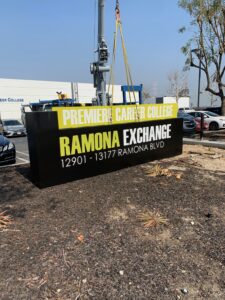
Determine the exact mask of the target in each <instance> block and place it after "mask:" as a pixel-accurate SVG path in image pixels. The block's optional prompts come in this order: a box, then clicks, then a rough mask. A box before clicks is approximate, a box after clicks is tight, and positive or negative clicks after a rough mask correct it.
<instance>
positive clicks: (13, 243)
mask: <svg viewBox="0 0 225 300" xmlns="http://www.w3.org/2000/svg"><path fill="white" fill-rule="evenodd" d="M160 165H161V166H162V167H164V168H167V167H168V166H171V165H173V166H175V167H176V166H179V167H181V169H182V168H183V172H182V176H181V178H179V179H178V178H177V177H176V176H149V175H148V172H146V167H148V168H149V167H151V166H153V163H148V164H143V165H139V166H135V167H132V168H127V169H123V170H120V171H117V172H113V173H108V174H104V175H101V176H96V177H92V178H88V179H84V180H79V181H74V182H70V183H67V184H63V185H59V186H55V187H51V188H46V189H42V190H40V189H38V188H37V187H35V186H34V185H33V184H32V182H30V180H29V165H27V166H25V167H23V168H9V169H1V170H0V187H1V192H0V213H1V212H3V211H7V214H8V215H10V216H11V218H12V223H11V224H9V225H8V226H6V227H5V228H1V229H0V291H1V292H0V299H1V300H11V299H12V300H20V299H21V300H22V299H23V300H25V299H27V300H28V299H29V300H30V299H38V300H39V299H56V300H57V299H58V300H60V299H62V300H69V299H71V300H75V299H76V300H78V299H96V300H97V299H98V300H101V299H104V300H107V299H110V300H111V299H137V300H140V299H160V300H161V299H163V300H164V299H225V213H224V211H225V184H224V182H225V173H224V174H222V173H221V172H219V173H217V172H211V171H207V170H202V169H199V168H197V167H195V166H194V165H190V164H189V163H188V159H186V160H185V159H180V160H179V157H178V158H177V160H173V161H170V160H164V161H162V162H160ZM146 211H151V212H158V213H160V214H161V215H162V216H163V217H165V218H166V219H167V220H168V225H161V226H157V227H152V228H145V227H144V226H143V224H142V223H141V222H140V220H139V218H138V215H139V214H140V213H144V212H146Z"/></svg>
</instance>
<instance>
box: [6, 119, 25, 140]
mask: <svg viewBox="0 0 225 300" xmlns="http://www.w3.org/2000/svg"><path fill="white" fill-rule="evenodd" d="M2 126H3V134H4V135H5V136H7V137H11V136H25V135H26V134H27V132H26V128H25V127H24V125H23V124H22V123H21V122H20V121H19V120H14V119H8V120H2Z"/></svg>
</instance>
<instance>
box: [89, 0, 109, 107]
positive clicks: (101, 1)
mask: <svg viewBox="0 0 225 300" xmlns="http://www.w3.org/2000/svg"><path fill="white" fill-rule="evenodd" d="M104 7H105V0H98V49H97V52H98V61H97V62H94V63H92V64H91V74H93V77H94V87H95V88H96V98H97V104H98V105H107V95H106V72H109V71H110V67H109V66H108V65H107V63H108V58H109V53H108V47H107V45H106V42H105V38H104Z"/></svg>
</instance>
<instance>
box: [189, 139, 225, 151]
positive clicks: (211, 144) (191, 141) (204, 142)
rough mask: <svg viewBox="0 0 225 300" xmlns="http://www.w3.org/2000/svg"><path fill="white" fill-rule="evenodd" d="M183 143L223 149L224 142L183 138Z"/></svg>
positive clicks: (224, 147) (224, 146)
mask: <svg viewBox="0 0 225 300" xmlns="http://www.w3.org/2000/svg"><path fill="white" fill-rule="evenodd" d="M183 143H184V144H187V145H202V146H206V147H213V148H219V149H225V142H219V141H216V142H214V141H208V140H195V139H188V138H183Z"/></svg>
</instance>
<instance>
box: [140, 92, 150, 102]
mask: <svg viewBox="0 0 225 300" xmlns="http://www.w3.org/2000/svg"><path fill="white" fill-rule="evenodd" d="M142 97H143V101H144V102H146V101H148V100H149V99H150V98H151V95H150V92H149V91H148V90H147V89H145V90H143V92H142Z"/></svg>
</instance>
